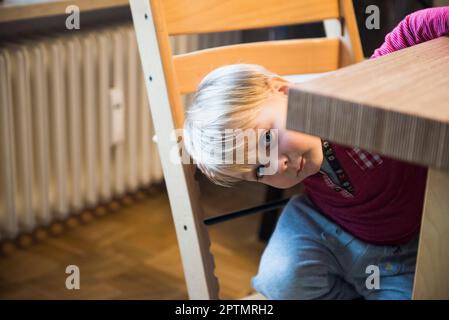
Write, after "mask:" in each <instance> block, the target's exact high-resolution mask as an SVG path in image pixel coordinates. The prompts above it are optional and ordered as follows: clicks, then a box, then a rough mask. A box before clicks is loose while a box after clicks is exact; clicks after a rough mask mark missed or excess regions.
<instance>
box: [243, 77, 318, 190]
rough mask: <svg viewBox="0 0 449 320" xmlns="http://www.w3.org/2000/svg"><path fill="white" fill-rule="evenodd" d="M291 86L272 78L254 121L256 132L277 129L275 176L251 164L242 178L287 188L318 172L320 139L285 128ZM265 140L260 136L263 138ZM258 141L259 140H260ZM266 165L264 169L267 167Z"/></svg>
mask: <svg viewBox="0 0 449 320" xmlns="http://www.w3.org/2000/svg"><path fill="white" fill-rule="evenodd" d="M291 85H292V83H289V82H286V81H285V80H283V79H281V78H279V79H277V78H276V79H275V81H274V86H273V90H272V92H271V95H270V98H269V99H267V100H266V101H265V102H264V103H263V105H262V109H261V112H260V114H259V115H258V117H257V119H256V127H257V129H277V130H275V131H277V136H274V137H271V139H273V138H274V139H277V149H278V169H277V170H276V172H275V173H274V174H270V175H261V174H260V172H261V171H263V170H261V167H263V166H261V165H259V164H256V165H254V170H253V171H252V172H251V173H245V174H244V175H243V179H244V180H247V181H258V182H261V183H264V184H267V185H270V186H273V187H276V188H281V189H285V188H290V187H292V186H294V185H296V184H298V183H300V182H301V181H302V180H304V179H305V178H307V177H308V176H310V175H313V174H315V173H317V172H318V171H319V169H320V167H321V164H322V162H323V151H322V146H321V139H320V138H319V137H316V136H311V135H307V134H304V133H300V132H297V131H291V130H287V129H286V119H287V97H288V96H287V94H288V88H289V86H291ZM263 138H264V137H262V139H263ZM259 141H261V140H260V138H259ZM267 166H268V164H267V165H265V166H264V167H267Z"/></svg>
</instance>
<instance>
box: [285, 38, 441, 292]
mask: <svg viewBox="0 0 449 320" xmlns="http://www.w3.org/2000/svg"><path fill="white" fill-rule="evenodd" d="M287 128H288V129H290V130H297V131H301V132H304V133H308V134H311V135H316V136H320V137H323V138H326V139H329V140H331V141H333V142H336V143H341V144H345V145H353V146H358V147H360V148H362V149H366V150H369V151H373V152H376V153H379V154H383V155H385V156H389V157H392V158H396V159H400V160H405V161H409V162H412V163H417V164H421V165H425V166H427V167H429V171H428V178H427V185H426V194H425V200H424V210H423V218H422V226H421V235H420V243H419V248H418V259H417V267H416V274H415V283H414V290H413V298H414V299H449V38H447V37H443V38H439V39H435V40H432V41H428V42H425V43H422V44H419V45H416V46H413V47H410V48H407V49H403V50H400V51H397V52H394V53H391V54H389V55H386V56H383V57H380V58H377V59H372V60H367V61H364V62H362V63H359V64H356V65H352V66H349V67H346V68H343V69H340V70H337V71H335V72H334V73H332V74H330V75H327V76H324V77H322V78H319V79H315V80H312V81H309V82H305V83H301V84H298V85H296V86H295V87H294V88H292V89H291V90H290V93H289V100H288V115H287Z"/></svg>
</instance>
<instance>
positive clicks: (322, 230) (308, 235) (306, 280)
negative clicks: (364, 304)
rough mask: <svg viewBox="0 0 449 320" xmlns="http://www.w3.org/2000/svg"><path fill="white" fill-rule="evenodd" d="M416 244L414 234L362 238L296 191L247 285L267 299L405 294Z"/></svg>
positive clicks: (407, 294)
mask: <svg viewBox="0 0 449 320" xmlns="http://www.w3.org/2000/svg"><path fill="white" fill-rule="evenodd" d="M417 247H418V236H416V237H415V238H414V239H413V240H411V241H410V242H409V243H407V244H405V245H400V246H380V245H373V244H369V243H365V242H363V241H361V240H359V239H357V238H355V237H354V236H352V235H351V234H349V233H347V232H345V231H344V230H342V229H341V228H340V227H339V226H338V225H336V224H334V223H333V222H331V221H330V220H329V219H327V218H326V217H324V216H323V215H322V214H320V213H319V211H318V210H317V209H316V208H315V207H314V205H313V204H312V203H311V201H310V200H309V199H308V198H307V196H306V195H296V196H294V197H293V198H292V199H291V200H290V201H289V202H288V204H287V205H286V207H285V208H284V210H283V212H282V214H281V216H280V218H279V221H278V223H277V225H276V229H275V231H274V233H273V235H272V237H271V238H270V241H269V242H268V245H267V247H266V249H265V251H264V253H263V255H262V258H261V261H260V266H259V272H258V274H257V275H256V276H255V277H254V278H253V279H252V285H253V287H254V289H256V290H257V291H258V292H260V293H262V294H263V295H264V296H265V297H267V298H268V299H307V300H309V299H357V298H364V299H370V300H371V299H382V300H392V299H394V300H396V299H401V300H402V299H410V298H411V295H412V289H413V278H414V273H415V264H416V254H417ZM376 278H377V280H378V281H377V282H376Z"/></svg>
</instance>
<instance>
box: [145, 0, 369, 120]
mask: <svg viewBox="0 0 449 320" xmlns="http://www.w3.org/2000/svg"><path fill="white" fill-rule="evenodd" d="M152 4H153V10H154V14H155V15H156V18H157V19H156V20H155V25H156V30H157V32H158V35H159V43H160V44H161V45H162V46H161V48H160V49H161V53H162V54H163V55H164V56H165V57H163V59H164V58H165V59H166V60H167V61H166V63H165V66H164V67H165V70H166V72H168V73H170V74H173V79H172V82H173V83H171V84H170V85H169V90H170V95H171V96H172V99H171V100H172V105H171V107H172V109H173V110H172V111H173V113H174V115H175V123H176V127H178V128H180V127H182V123H183V119H184V118H183V114H184V108H183V107H182V105H181V103H180V100H179V99H178V98H176V97H174V96H177V95H179V94H187V93H191V92H194V91H195V89H196V87H197V85H198V83H199V82H200V81H201V79H202V78H203V77H204V76H205V75H206V74H207V73H209V72H210V71H212V70H213V69H215V68H217V67H219V66H222V65H225V64H232V63H255V64H260V65H262V66H264V67H265V68H267V69H268V70H270V71H273V72H275V73H277V74H279V75H289V74H303V73H319V72H327V71H333V70H336V69H338V68H340V67H342V66H345V65H348V64H351V63H354V62H359V61H361V60H362V59H363V53H362V47H361V43H360V37H359V33H358V29H357V23H356V19H355V16H354V10H353V6H352V0H340V1H339V0H320V1H316V0H284V1H278V0H262V1H261V0H246V1H245V0H228V1H223V0H195V1H190V0H164V1H152ZM329 19H338V20H339V21H340V23H341V26H342V27H343V28H342V30H341V31H342V32H341V35H340V36H338V37H335V38H315V39H293V40H274V41H260V42H253V43H245V44H236V45H229V46H222V47H216V48H211V49H205V50H198V51H195V52H190V53H187V54H181V55H172V52H171V48H170V46H169V42H168V37H169V36H173V35H185V34H199V33H207V32H224V31H235V30H244V29H254V28H263V27H274V26H285V25H293V24H300V23H308V22H317V21H325V20H329ZM163 38H164V39H165V40H164V39H163Z"/></svg>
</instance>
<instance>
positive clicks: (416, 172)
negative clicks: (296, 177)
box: [304, 7, 449, 245]
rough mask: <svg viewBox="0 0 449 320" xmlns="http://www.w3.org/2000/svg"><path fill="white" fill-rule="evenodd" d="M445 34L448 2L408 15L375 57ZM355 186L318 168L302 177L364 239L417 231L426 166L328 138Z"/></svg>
mask: <svg viewBox="0 0 449 320" xmlns="http://www.w3.org/2000/svg"><path fill="white" fill-rule="evenodd" d="M444 35H449V7H441V8H432V9H425V10H420V11H417V12H414V13H412V14H411V15H409V16H407V17H406V18H405V19H404V20H403V21H401V22H400V23H399V25H398V26H397V27H396V28H395V29H394V30H393V31H392V32H391V33H389V34H388V35H387V36H386V38H385V43H384V44H383V45H382V46H381V47H380V48H378V49H377V50H375V52H374V54H373V55H372V58H376V57H379V56H382V55H385V54H388V53H391V52H394V51H396V50H400V49H403V48H406V47H409V46H412V45H415V44H418V43H421V42H425V41H428V40H431V39H434V38H437V37H440V36H444ZM331 146H332V147H333V148H334V151H335V153H336V157H337V159H338V160H339V161H340V164H341V166H342V167H343V169H344V170H345V171H346V173H347V175H348V176H349V180H350V182H351V183H352V185H353V187H354V191H353V192H352V194H351V193H349V192H347V191H346V190H344V189H343V190H342V189H341V188H338V187H337V186H336V185H334V184H333V182H332V180H330V179H329V178H328V177H327V176H324V175H322V174H320V173H318V174H315V175H313V176H311V177H309V178H307V179H305V180H304V187H305V192H306V193H307V195H308V196H309V198H310V199H311V201H312V202H313V203H314V204H315V205H316V206H317V207H318V209H320V210H321V212H322V213H323V214H324V215H325V216H327V217H328V218H329V219H331V220H333V221H334V222H336V223H337V224H339V225H340V226H341V227H342V228H344V229H345V230H346V231H348V232H350V233H351V234H353V235H354V236H356V237H358V238H359V239H362V240H364V241H366V242H369V243H373V244H379V245H381V244H382V245H387V244H391V245H394V244H402V243H405V242H407V241H409V240H411V239H412V238H413V237H414V236H415V235H416V234H417V232H418V231H419V227H420V224H421V216H422V209H423V202H424V192H425V185H426V179H427V168H425V167H422V166H419V165H414V164H410V163H406V162H402V161H398V160H394V159H391V158H388V157H384V156H380V155H376V154H371V153H369V152H367V151H366V150H361V149H358V148H353V147H349V146H342V145H337V144H334V143H331Z"/></svg>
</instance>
